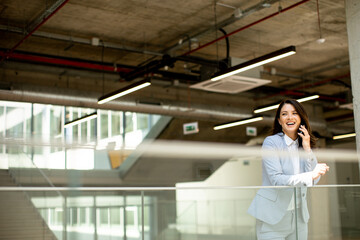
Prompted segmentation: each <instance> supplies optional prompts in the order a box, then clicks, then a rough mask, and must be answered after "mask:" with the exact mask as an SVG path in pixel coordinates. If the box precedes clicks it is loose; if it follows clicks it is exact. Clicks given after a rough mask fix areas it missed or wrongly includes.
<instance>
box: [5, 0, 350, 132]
mask: <svg viewBox="0 0 360 240" xmlns="http://www.w3.org/2000/svg"><path fill="white" fill-rule="evenodd" d="M318 2H319V16H318V13H317V1H316V0H311V1H301V0H297V1H294V0H288V1H278V0H268V1H261V0H257V1H250V0H236V1H235V0H221V1H205V0H197V1H191V0H184V1H170V0H168V1H162V0H151V1H148V0H146V1H145V0H133V1H118V0H106V1H95V0H77V1H64V0H63V1H55V0H33V1H25V2H24V1H21V0H11V1H10V0H3V1H0V35H1V37H0V48H2V50H1V54H2V59H1V63H0V88H1V89H4V90H0V99H3V100H13V101H28V102H40V103H49V104H59V105H61V104H63V105H73V106H81V107H91V108H106V109H114V110H124V111H138V112H149V113H158V114H165V115H172V116H175V117H185V118H188V119H189V118H190V119H199V120H207V121H210V122H211V121H213V122H214V123H219V122H221V121H232V120H235V119H238V118H242V117H249V116H251V115H252V111H253V109H255V108H256V107H258V106H261V105H266V104H269V103H274V102H278V101H279V100H281V99H282V98H284V97H291V98H300V97H302V96H307V95H311V94H314V93H317V94H320V96H321V98H320V99H319V100H315V101H312V102H309V103H308V104H307V105H308V107H309V108H311V107H313V109H317V110H316V111H314V114H313V115H312V117H314V118H317V119H312V120H313V121H314V122H318V123H319V122H320V123H324V126H323V129H338V130H339V129H340V130H341V129H343V131H344V132H347V131H349V130H351V129H353V118H352V117H351V115H352V110H351V109H344V108H340V107H339V106H340V105H342V104H348V103H351V102H352V96H351V81H350V75H349V71H350V69H349V56H348V42H347V32H346V21H345V19H346V18H345V6H344V1H338V0H319V1H318ZM296 3H299V5H298V6H295V7H293V8H291V9H289V10H287V11H284V10H285V9H288V8H289V7H291V6H292V5H294V4H296ZM300 3H301V4H300ZM60 4H62V5H61V7H59V6H60ZM238 8H240V9H241V10H242V12H243V16H242V17H238V18H236V17H235V16H234V10H235V9H238ZM55 10H57V11H56V12H55ZM51 12H54V15H51V14H50V13H51ZM270 15H274V16H273V17H269V18H268V19H266V20H264V21H261V22H259V23H256V22H257V21H258V20H260V19H263V18H265V17H266V16H270ZM318 17H319V18H318ZM44 18H45V19H46V18H48V20H47V21H45V22H44V23H42V19H44ZM318 19H320V29H321V35H322V36H321V37H322V38H324V39H325V42H324V43H322V44H319V43H318V42H317V39H319V38H320V29H319V24H318ZM255 23H256V24H255ZM245 26H248V27H247V28H246V29H244V30H241V29H242V28H244V27H245ZM216 27H222V29H223V30H224V31H225V32H226V33H232V32H234V31H237V30H238V32H237V33H234V34H232V35H231V36H229V48H230V52H229V56H230V57H234V58H235V57H236V58H242V59H247V60H250V59H253V58H255V57H259V56H262V55H264V54H267V53H269V52H272V51H275V50H278V49H281V48H284V47H287V46H289V45H294V46H296V49H297V54H296V55H294V56H291V57H288V58H285V59H282V60H278V61H276V62H273V63H269V64H267V65H265V66H264V70H263V71H262V72H261V77H262V78H263V79H269V80H271V83H270V84H268V85H266V86H262V87H258V88H256V89H253V90H250V91H246V92H242V93H238V94H232V95H230V94H220V93H213V92H205V91H201V90H195V89H191V88H189V86H190V85H191V84H193V83H196V82H199V81H201V79H203V76H202V75H201V72H202V70H203V69H204V68H208V69H209V68H210V69H213V71H214V72H215V71H216V70H217V69H218V68H217V66H218V65H219V64H218V62H219V61H221V60H223V59H224V58H226V41H225V40H221V41H217V42H215V43H213V44H210V45H209V46H206V47H204V48H202V49H199V50H196V49H197V48H198V47H199V46H204V45H206V44H207V43H210V42H211V41H213V40H215V39H218V38H220V37H222V36H223V33H222V32H221V31H217V30H215V29H216ZM30 33H31V34H30ZM97 39H98V40H99V43H98V44H97V43H96V40H97ZM189 39H190V42H189ZM92 41H93V44H92ZM191 50H193V52H191V54H188V53H190V51H191ZM165 54H168V55H169V56H170V57H171V59H173V60H174V62H175V63H174V66H173V67H171V66H170V68H166V67H165V66H164V65H159V66H161V67H160V68H154V69H152V71H148V72H146V74H140V75H137V76H136V77H135V78H133V79H127V80H131V82H135V81H139V80H140V79H143V78H145V77H149V76H150V77H151V78H152V83H153V84H152V86H151V87H148V88H146V89H143V90H141V91H139V92H136V93H134V94H131V95H127V96H125V97H123V98H122V99H118V100H116V101H114V102H112V103H109V104H104V105H101V106H100V105H97V99H98V98H99V97H101V96H102V95H104V94H106V93H109V92H112V91H114V90H117V89H120V88H122V87H124V86H126V85H128V84H129V81H125V77H126V76H127V75H126V74H128V73H129V72H134V71H139V70H144V69H139V67H142V66H146V64H148V63H151V62H152V63H155V62H153V61H158V62H157V63H159V61H160V60H161V59H162V58H163V56H164V55H165ZM165 65H166V64H165ZM169 65H171V64H169ZM149 68H150V65H147V69H149ZM6 89H8V90H6ZM290 90H291V91H290ZM145 103H154V104H156V105H149V104H145ZM323 113H326V114H323ZM269 114H270V115H271V113H269ZM263 124H264V125H265V124H266V125H268V124H269V121H267V122H266V123H265V122H264V123H263ZM338 132H339V131H338ZM338 132H337V133H338ZM340 132H341V131H340ZM332 133H334V132H327V133H324V135H328V136H329V135H331V134H332Z"/></svg>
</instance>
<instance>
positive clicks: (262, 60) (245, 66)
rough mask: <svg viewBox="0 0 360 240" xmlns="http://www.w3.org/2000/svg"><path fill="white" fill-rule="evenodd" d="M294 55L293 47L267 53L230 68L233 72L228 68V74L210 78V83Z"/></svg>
mask: <svg viewBox="0 0 360 240" xmlns="http://www.w3.org/2000/svg"><path fill="white" fill-rule="evenodd" d="M283 52H284V53H283ZM295 53H296V50H295V47H294V46H290V47H287V48H284V49H281V50H278V51H276V52H273V53H269V54H267V55H264V56H262V57H259V58H256V59H253V60H250V61H248V62H245V63H241V64H239V65H237V66H234V67H232V68H234V70H231V69H232V68H230V69H229V70H228V71H229V72H227V73H226V72H225V73H223V74H221V75H219V76H215V77H213V78H211V81H218V80H220V79H223V78H226V77H229V76H232V75H234V74H237V73H240V72H244V71H246V70H249V69H252V68H255V67H258V66H261V65H264V64H266V63H269V62H273V61H276V60H279V59H281V58H284V57H287V56H290V55H293V54H295ZM274 55H275V56H274Z"/></svg>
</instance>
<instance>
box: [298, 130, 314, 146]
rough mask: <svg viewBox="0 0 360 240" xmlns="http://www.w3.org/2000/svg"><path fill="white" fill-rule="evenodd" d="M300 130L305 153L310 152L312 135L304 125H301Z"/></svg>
mask: <svg viewBox="0 0 360 240" xmlns="http://www.w3.org/2000/svg"><path fill="white" fill-rule="evenodd" d="M299 130H300V131H301V132H302V133H298V135H299V136H300V137H301V138H302V146H303V148H304V150H305V151H307V152H310V151H311V146H310V135H309V132H308V130H307V129H306V128H305V126H304V125H300V127H299Z"/></svg>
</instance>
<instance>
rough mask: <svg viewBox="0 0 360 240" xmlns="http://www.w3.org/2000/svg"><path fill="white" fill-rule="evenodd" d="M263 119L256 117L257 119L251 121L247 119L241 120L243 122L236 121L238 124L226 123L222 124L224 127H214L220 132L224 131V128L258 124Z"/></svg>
mask: <svg viewBox="0 0 360 240" xmlns="http://www.w3.org/2000/svg"><path fill="white" fill-rule="evenodd" d="M263 119H264V118H263V117H256V118H250V119H246V120H241V121H236V122H232V123H226V124H222V125H218V126H215V127H214V130H220V129H224V128H229V127H235V126H239V125H244V124H247V123H252V122H257V121H261V120H263Z"/></svg>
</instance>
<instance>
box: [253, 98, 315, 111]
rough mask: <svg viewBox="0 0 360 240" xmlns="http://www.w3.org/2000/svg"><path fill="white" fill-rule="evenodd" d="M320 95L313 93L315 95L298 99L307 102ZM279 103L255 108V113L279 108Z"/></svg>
mask: <svg viewBox="0 0 360 240" xmlns="http://www.w3.org/2000/svg"><path fill="white" fill-rule="evenodd" d="M319 97H320V96H319V95H313V96H309V97H305V98H300V99H298V100H297V101H298V102H306V101H310V100H313V99H317V98H319ZM279 105H280V104H276V105H271V106H268V107H264V108H259V109H256V110H254V113H262V112H266V111H270V110H273V109H277V108H278V107H279Z"/></svg>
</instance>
